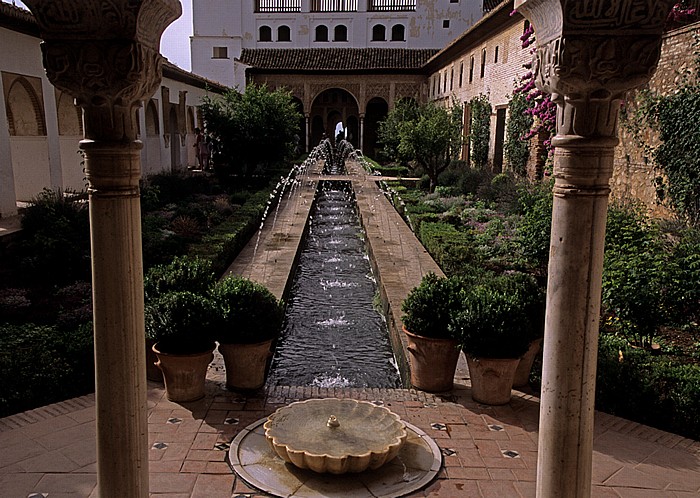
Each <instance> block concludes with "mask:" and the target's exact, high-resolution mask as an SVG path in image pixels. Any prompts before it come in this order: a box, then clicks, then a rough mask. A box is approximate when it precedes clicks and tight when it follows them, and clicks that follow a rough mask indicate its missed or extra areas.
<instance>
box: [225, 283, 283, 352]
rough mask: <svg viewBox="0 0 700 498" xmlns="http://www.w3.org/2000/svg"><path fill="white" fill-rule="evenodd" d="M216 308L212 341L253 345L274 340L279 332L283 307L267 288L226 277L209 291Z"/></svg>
mask: <svg viewBox="0 0 700 498" xmlns="http://www.w3.org/2000/svg"><path fill="white" fill-rule="evenodd" d="M212 295H213V299H214V301H215V303H216V306H217V309H218V315H217V321H216V323H217V332H216V340H218V341H219V342H221V343H224V344H255V343H258V342H263V341H267V340H270V339H274V338H276V337H277V336H278V335H279V333H280V332H281V330H282V322H283V320H284V306H283V304H282V302H281V301H278V300H277V298H276V297H275V296H274V295H273V294H272V293H271V292H270V291H269V290H268V289H267V287H265V286H263V285H261V284H258V283H256V282H253V281H251V280H248V279H246V278H243V277H238V276H234V275H229V276H227V277H226V278H224V279H222V280H220V281H219V282H218V283H217V284H216V285H215V286H214V289H213V292H212Z"/></svg>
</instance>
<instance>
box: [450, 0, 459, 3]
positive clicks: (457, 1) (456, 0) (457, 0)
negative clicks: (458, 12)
mask: <svg viewBox="0 0 700 498" xmlns="http://www.w3.org/2000/svg"><path fill="white" fill-rule="evenodd" d="M450 3H459V0H450Z"/></svg>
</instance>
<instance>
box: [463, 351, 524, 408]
mask: <svg viewBox="0 0 700 498" xmlns="http://www.w3.org/2000/svg"><path fill="white" fill-rule="evenodd" d="M466 356H467V365H468V366H469V377H470V378H471V381H472V399H473V400H474V401H476V402H477V403H483V404H485V405H505V404H506V403H508V402H509V401H510V395H511V393H510V391H511V389H512V387H513V376H514V375H515V370H516V369H517V368H518V362H519V361H520V360H519V358H508V359H496V358H474V357H472V356H471V355H469V354H467V355H466Z"/></svg>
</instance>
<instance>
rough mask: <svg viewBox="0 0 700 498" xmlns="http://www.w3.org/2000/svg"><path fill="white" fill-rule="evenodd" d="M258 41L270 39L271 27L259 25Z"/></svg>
mask: <svg viewBox="0 0 700 498" xmlns="http://www.w3.org/2000/svg"><path fill="white" fill-rule="evenodd" d="M260 41H261V42H268V41H272V28H271V27H270V26H260Z"/></svg>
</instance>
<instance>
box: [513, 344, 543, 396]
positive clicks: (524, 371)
mask: <svg viewBox="0 0 700 498" xmlns="http://www.w3.org/2000/svg"><path fill="white" fill-rule="evenodd" d="M542 341H543V338H539V339H535V340H534V341H532V342H531V343H530V347H529V348H528V349H527V351H526V352H525V354H524V355H523V357H522V358H520V361H519V362H518V368H517V369H516V370H515V377H514V378H513V387H523V386H526V385H527V384H528V382H530V370H532V363H533V362H534V361H535V357H536V356H537V353H539V352H540V348H541V347H542Z"/></svg>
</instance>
